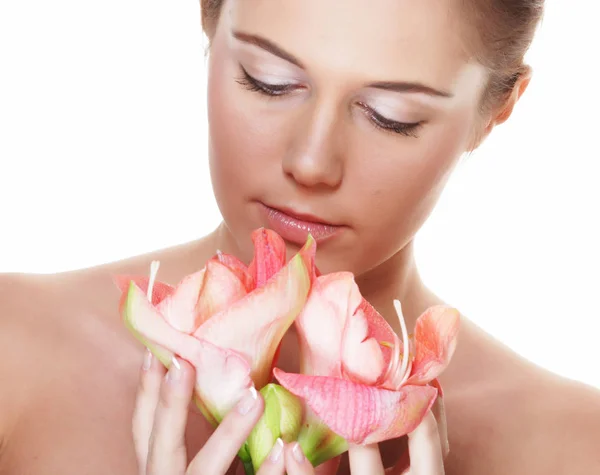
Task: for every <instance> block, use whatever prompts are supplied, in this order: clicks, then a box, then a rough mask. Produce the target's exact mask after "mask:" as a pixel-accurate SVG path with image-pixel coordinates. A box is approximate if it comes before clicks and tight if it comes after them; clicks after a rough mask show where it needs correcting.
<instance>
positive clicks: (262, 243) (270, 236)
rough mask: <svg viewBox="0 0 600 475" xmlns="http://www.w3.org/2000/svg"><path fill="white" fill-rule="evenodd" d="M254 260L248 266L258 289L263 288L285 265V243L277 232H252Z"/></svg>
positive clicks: (266, 230)
mask: <svg viewBox="0 0 600 475" xmlns="http://www.w3.org/2000/svg"><path fill="white" fill-rule="evenodd" d="M252 241H253V242H254V258H253V259H252V262H251V263H250V265H249V266H248V270H249V272H250V275H251V276H252V277H253V279H254V283H255V285H256V287H262V286H263V285H265V283H266V282H267V281H268V280H269V279H270V278H271V277H272V276H273V275H275V274H276V273H277V272H279V271H280V270H281V268H282V267H283V266H284V264H285V250H286V249H285V241H284V240H283V239H282V238H281V236H279V234H277V233H276V232H275V231H271V230H270V229H265V228H260V229H257V230H255V231H253V232H252Z"/></svg>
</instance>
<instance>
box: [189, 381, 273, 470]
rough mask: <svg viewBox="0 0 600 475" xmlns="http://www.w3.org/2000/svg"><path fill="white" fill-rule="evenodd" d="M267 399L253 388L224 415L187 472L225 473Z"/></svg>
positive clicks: (258, 417)
mask: <svg viewBox="0 0 600 475" xmlns="http://www.w3.org/2000/svg"><path fill="white" fill-rule="evenodd" d="M263 410H264V401H263V399H262V397H261V396H260V394H258V393H257V392H256V390H255V389H254V388H251V389H250V390H249V391H248V392H247V393H246V394H244V396H243V397H242V399H241V400H240V402H239V403H238V404H237V406H236V407H235V408H233V409H232V410H231V411H229V413H228V414H227V415H226V416H225V418H224V419H223V421H222V422H221V424H219V426H218V427H217V428H216V430H215V432H214V433H213V435H212V436H211V437H210V439H208V441H207V442H206V444H204V447H202V449H201V450H200V452H198V454H197V455H196V456H195V457H194V459H193V460H192V463H191V464H190V467H189V468H188V471H187V475H201V474H207V473H210V474H211V475H213V474H215V475H219V474H224V473H225V472H226V471H227V469H228V468H229V466H230V465H231V463H232V462H233V460H234V459H235V456H236V454H237V452H238V451H239V450H240V448H241V446H242V444H243V443H244V442H245V441H246V439H247V438H248V436H249V435H250V432H252V428H253V427H254V425H255V424H256V423H257V422H258V419H260V416H261V415H262V413H263Z"/></svg>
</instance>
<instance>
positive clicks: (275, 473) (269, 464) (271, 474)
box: [256, 439, 285, 475]
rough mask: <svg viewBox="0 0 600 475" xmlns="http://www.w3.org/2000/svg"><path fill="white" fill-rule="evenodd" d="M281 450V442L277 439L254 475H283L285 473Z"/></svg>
mask: <svg viewBox="0 0 600 475" xmlns="http://www.w3.org/2000/svg"><path fill="white" fill-rule="evenodd" d="M283 448H284V447H283V441H282V440H281V439H277V440H276V441H275V444H274V445H273V448H272V449H271V451H270V452H269V455H268V456H267V458H266V459H265V460H264V462H263V463H262V465H261V466H260V469H259V470H258V472H256V475H283V474H284V473H285V458H284V455H283Z"/></svg>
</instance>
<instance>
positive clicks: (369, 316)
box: [359, 298, 402, 365]
mask: <svg viewBox="0 0 600 475" xmlns="http://www.w3.org/2000/svg"><path fill="white" fill-rule="evenodd" d="M359 308H360V310H361V311H362V312H363V313H364V315H365V318H366V320H367V322H368V324H369V331H368V333H367V335H368V338H375V339H376V340H377V341H378V342H379V343H381V344H382V351H383V357H384V360H385V364H386V365H388V364H389V362H390V359H391V357H392V353H393V351H392V349H391V347H392V346H393V345H394V341H396V340H397V335H396V333H395V332H394V330H392V327H391V326H390V324H389V323H388V322H387V320H386V319H385V318H383V316H382V315H381V314H380V313H379V312H378V311H377V310H375V308H374V307H373V306H372V305H371V304H370V303H369V302H368V301H367V300H366V299H364V298H363V299H362V301H361V302H360V307H359ZM400 353H402V348H400Z"/></svg>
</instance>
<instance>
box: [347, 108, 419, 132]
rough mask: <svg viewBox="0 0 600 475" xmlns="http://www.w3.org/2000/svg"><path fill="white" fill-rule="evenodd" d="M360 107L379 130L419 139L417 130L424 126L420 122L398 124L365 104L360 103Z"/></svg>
mask: <svg viewBox="0 0 600 475" xmlns="http://www.w3.org/2000/svg"><path fill="white" fill-rule="evenodd" d="M358 106H359V107H360V108H361V109H362V110H363V111H364V112H365V114H366V115H367V117H368V118H369V119H370V121H371V123H372V124H373V125H374V126H375V127H377V128H378V129H381V130H385V131H388V132H393V133H395V134H401V135H405V136H407V137H414V138H417V134H416V132H417V130H418V129H419V128H420V127H421V126H422V125H423V124H424V122H423V121H420V122H398V121H395V120H391V119H388V118H386V117H384V116H382V115H381V114H380V113H379V112H377V111H375V110H374V109H372V108H371V107H369V106H368V105H367V104H365V103H364V102H359V103H358Z"/></svg>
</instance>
